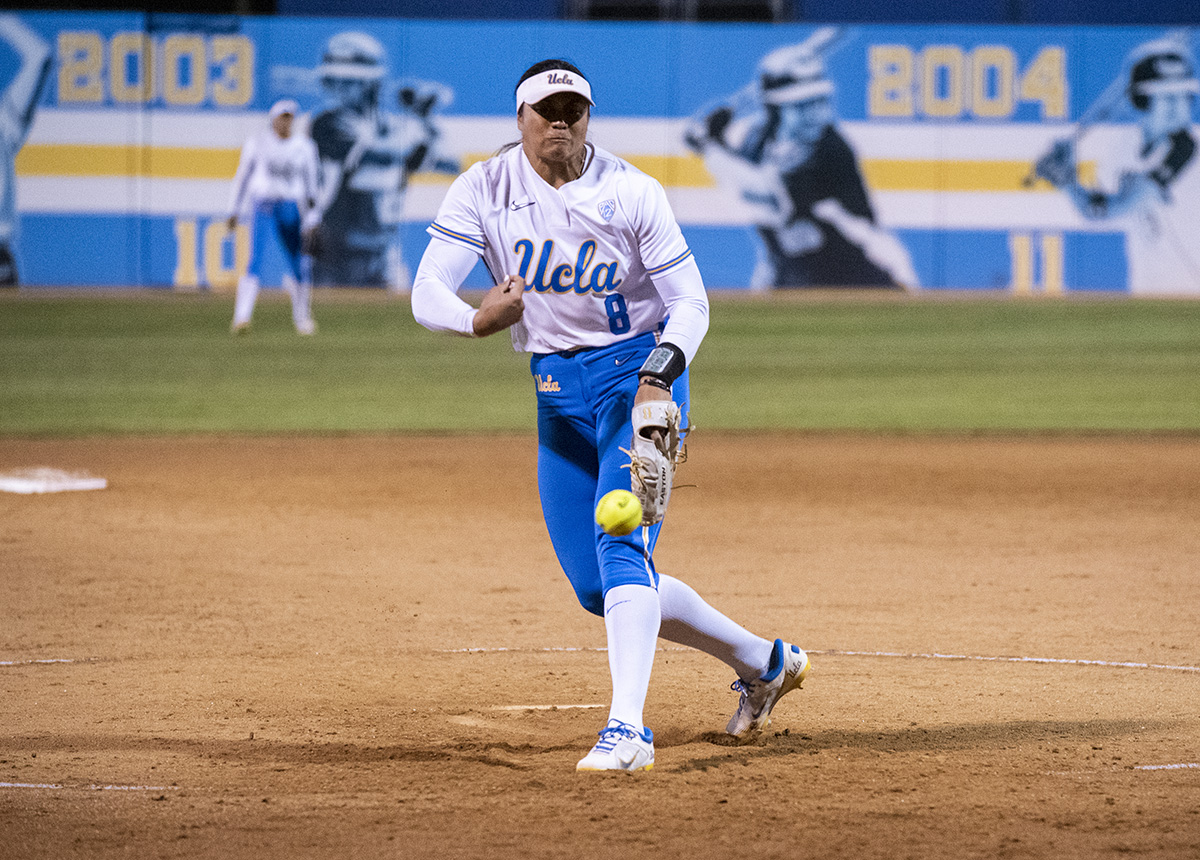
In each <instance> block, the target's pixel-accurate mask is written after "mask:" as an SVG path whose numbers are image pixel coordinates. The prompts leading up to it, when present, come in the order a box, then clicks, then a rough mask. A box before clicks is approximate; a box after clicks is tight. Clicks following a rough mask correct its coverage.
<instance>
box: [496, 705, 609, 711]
mask: <svg viewBox="0 0 1200 860" xmlns="http://www.w3.org/2000/svg"><path fill="white" fill-rule="evenodd" d="M607 707H608V705H496V706H495V707H493V708H491V710H493V711H569V710H571V709H573V708H577V709H586V710H590V709H593V708H607Z"/></svg>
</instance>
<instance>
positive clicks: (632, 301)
mask: <svg viewBox="0 0 1200 860" xmlns="http://www.w3.org/2000/svg"><path fill="white" fill-rule="evenodd" d="M593 105H594V102H593V100H592V89H591V85H590V84H589V82H588V80H587V79H586V78H585V77H584V76H583V74H582V73H581V72H580V71H579V69H577V68H576V67H575V66H573V65H571V64H570V63H568V62H566V61H563V60H544V61H542V62H540V63H537V64H535V65H534V66H532V67H530V68H529V69H528V70H527V71H526V72H525V74H524V75H523V76H522V77H521V80H520V82H519V84H518V86H517V90H516V111H517V128H518V129H519V130H520V133H521V139H520V142H519V143H515V144H512V145H510V146H509V147H507V148H505V149H504V150H502V151H501V152H500V153H499V154H498V155H496V156H494V157H493V158H490V159H488V160H487V161H484V162H481V163H479V164H476V165H473V166H472V167H471V168H470V169H469V170H468V171H467V172H466V173H464V174H462V175H461V176H459V177H458V178H457V179H456V180H455V182H454V184H453V185H452V186H451V188H450V190H449V192H448V193H447V195H446V198H445V200H444V201H443V203H442V206H441V208H440V210H439V211H438V215H437V219H436V220H435V221H434V223H433V224H432V225H431V226H430V227H429V233H430V235H431V236H432V237H433V238H432V240H431V241H430V243H429V246H428V247H427V249H426V251H425V254H424V256H423V258H422V260H421V264H420V267H419V268H418V270H417V275H416V279H415V281H414V284H413V292H412V308H413V314H414V316H415V317H416V319H417V321H418V322H419V323H421V324H422V325H423V326H425V327H426V328H429V329H431V330H434V331H448V332H455V333H458V334H462V335H466V336H474V337H484V336H487V335H490V334H494V333H496V332H499V331H502V330H504V329H510V331H511V335H512V340H513V345H514V347H515V348H516V349H517V350H518V351H524V352H529V353H532V358H531V361H530V366H531V371H532V374H533V380H534V384H535V388H536V390H537V423H538V489H539V494H540V496H541V502H542V511H543V516H544V518H545V521H546V527H547V530H548V531H549V533H550V539H551V542H552V543H553V545H554V550H555V553H556V554H557V556H558V559H559V562H560V563H561V564H562V567H563V570H564V571H565V572H566V574H567V577H568V579H569V580H570V582H571V585H572V586H573V587H574V589H575V593H576V595H577V596H578V598H579V601H580V603H581V604H582V605H583V607H584V608H585V609H587V610H588V611H589V612H592V613H594V614H596V615H601V616H603V618H604V623H605V628H606V633H607V639H608V657H609V670H610V673H611V676H612V689H613V693H612V703H611V707H610V710H609V719H608V723H607V725H606V726H605V727H604V728H603V729H602V730H601V731H600V740H599V741H598V742H597V743H596V744H595V746H594V747H593V748H592V750H591V751H590V752H589V753H588V754H587V755H586V756H585V757H584V758H583V759H582V760H581V761H580V762H579V764H578V766H577V769H578V770H581V771H600V770H624V771H638V770H649V769H650V768H651V767H652V766H653V765H654V736H653V733H652V732H651V731H650V729H648V728H646V726H645V724H644V722H643V718H642V711H643V706H644V703H645V699H646V691H647V687H648V685H649V682H650V672H651V667H652V664H653V662H654V652H655V647H656V644H657V638H658V637H659V636H662V637H663V638H665V639H668V640H670V641H673V642H678V643H681V644H684V645H688V646H690V647H694V648H698V649H700V650H702V651H705V652H706V653H709V654H712V655H713V656H715V657H718V658H719V659H721V660H723V661H724V662H725V663H727V664H728V665H729V666H731V667H732V668H733V669H734V671H736V672H737V675H738V680H737V681H736V682H735V683H734V685H733V688H734V689H735V690H736V691H738V692H740V694H741V698H740V701H739V704H738V709H737V712H736V713H735V714H734V716H733V717H732V719H730V721H729V724H728V726H727V729H726V730H727V731H728V732H729V733H730V734H731V735H733V736H735V737H736V738H738V739H740V740H752V739H753V738H755V737H756V736H757V735H758V734H759V733H760V732H761V731H762V729H763V728H764V727H765V726H766V725H767V723H768V721H769V716H770V713H771V709H772V708H773V707H774V706H775V703H776V702H777V701H778V700H779V698H780V697H781V696H783V695H784V694H785V693H787V692H789V691H791V690H793V689H796V688H797V687H799V686H800V683H801V681H803V679H804V676H805V674H806V673H807V672H808V667H809V661H808V657H807V655H806V654H805V653H804V651H802V650H801V649H800V648H798V647H796V646H795V645H790V644H787V643H785V642H783V641H782V640H779V639H776V640H775V641H774V642H771V641H769V640H766V639H763V638H761V637H759V636H756V635H754V634H752V633H750V632H749V631H747V630H745V629H743V628H742V627H741V626H739V625H737V624H735V623H734V622H733V621H731V620H730V619H728V618H727V617H725V616H724V615H722V614H721V613H719V612H717V611H716V610H715V609H713V608H712V607H711V606H709V605H708V604H707V603H706V602H705V601H704V600H702V599H701V598H700V596H699V595H697V594H696V592H695V591H693V590H692V589H691V588H690V587H688V586H687V585H685V584H684V583H683V582H681V581H680V580H678V579H674V578H673V577H670V576H667V575H665V574H660V573H659V572H658V571H657V570H656V569H655V566H654V562H653V560H652V554H653V551H654V545H655V542H656V541H657V539H658V534H659V530H660V528H661V522H662V517H663V514H664V513H665V511H666V506H667V502H668V499H669V492H670V484H671V478H672V476H673V474H674V468H675V463H676V460H677V453H678V447H679V438H680V435H681V433H683V432H686V428H684V427H681V415H682V411H681V408H680V407H681V406H682V405H686V403H687V399H688V376H687V369H686V368H687V365H688V363H689V362H690V361H691V359H692V357H693V356H694V355H695V354H696V350H697V348H698V347H699V346H700V341H701V340H702V339H703V337H704V334H705V332H706V331H707V329H708V298H707V295H706V293H705V290H704V284H703V282H702V280H701V277H700V271H699V268H698V267H697V265H696V262H695V260H694V259H693V257H692V254H691V251H690V250H689V249H688V247H687V244H686V242H685V241H684V238H683V235H682V233H681V232H680V230H679V227H678V225H677V224H676V222H675V217H674V215H673V214H672V212H671V208H670V205H669V204H668V202H667V198H666V194H665V193H664V191H663V189H662V186H661V185H659V183H658V182H656V181H655V180H654V179H652V178H651V177H649V176H647V175H646V174H644V173H642V172H640V171H639V170H637V169H636V168H634V167H633V166H632V165H630V164H629V163H627V162H625V161H623V160H621V159H620V158H617V157H616V156H614V155H612V154H611V153H608V152H605V151H604V150H602V149H599V148H598V147H595V146H593V145H592V144H590V143H588V142H587V128H588V121H589V119H590V116H591V108H592V106H593ZM480 257H482V258H483V261H484V263H485V265H486V266H487V268H488V271H489V272H490V273H491V275H492V277H493V280H494V281H495V282H496V286H494V287H493V288H492V289H490V290H489V291H488V292H487V293H486V294H485V296H484V298H483V300H482V302H481V304H480V307H479V308H478V309H475V308H472V307H471V306H470V305H468V304H467V303H466V302H465V301H463V300H462V299H460V298H459V297H458V295H457V291H458V289H459V287H460V286H461V285H462V282H463V280H464V279H465V278H466V276H467V275H468V274H469V273H470V271H471V269H472V268H473V267H474V265H475V263H476V261H477V260H478V259H479V258H480ZM631 486H632V489H633V490H634V492H635V493H636V494H637V495H638V497H639V499H640V501H641V502H642V505H643V512H644V513H643V527H642V528H641V529H640V530H638V531H635V532H634V533H633V534H630V535H627V536H624V537H613V536H611V535H609V534H606V533H605V532H604V531H602V530H601V529H600V528H599V527H598V526H597V525H596V524H595V521H594V518H593V512H594V510H595V507H596V503H597V502H598V501H599V499H600V498H601V496H603V495H604V494H605V493H607V492H608V491H610V490H614V489H619V488H629V487H631Z"/></svg>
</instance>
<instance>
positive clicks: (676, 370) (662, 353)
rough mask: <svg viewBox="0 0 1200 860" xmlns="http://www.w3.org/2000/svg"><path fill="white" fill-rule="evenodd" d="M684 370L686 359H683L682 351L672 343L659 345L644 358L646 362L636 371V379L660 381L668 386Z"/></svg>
mask: <svg viewBox="0 0 1200 860" xmlns="http://www.w3.org/2000/svg"><path fill="white" fill-rule="evenodd" d="M685 369H687V359H685V358H684V357H683V350H682V349H680V348H679V347H677V346H676V345H675V344H673V343H660V344H659V345H658V346H656V347H654V349H652V350H650V354H649V355H648V356H646V361H645V362H644V363H643V364H642V368H641V370H639V371H638V378H639V379H645V378H647V377H650V378H653V379H661V380H662V381H663V382H665V383H666V384H667V385H668V386H669V385H671V383H673V382H674V381H675V380H676V379H678V378H679V377H680V375H681V374H682V373H683V371H684V370H685Z"/></svg>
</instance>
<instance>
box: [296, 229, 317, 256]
mask: <svg viewBox="0 0 1200 860" xmlns="http://www.w3.org/2000/svg"><path fill="white" fill-rule="evenodd" d="M300 253H302V254H307V255H308V256H310V257H319V256H321V225H319V224H314V225H313V226H311V227H306V228H305V229H304V230H303V231H301V233H300Z"/></svg>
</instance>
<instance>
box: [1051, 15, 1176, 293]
mask: <svg viewBox="0 0 1200 860" xmlns="http://www.w3.org/2000/svg"><path fill="white" fill-rule="evenodd" d="M1114 83H1115V84H1116V86H1114V87H1110V90H1109V93H1108V94H1107V95H1105V96H1102V97H1101V100H1100V102H1101V103H1100V104H1098V105H1097V106H1096V108H1097V109H1096V110H1094V111H1092V112H1091V113H1092V114H1093V116H1094V118H1095V120H1096V121H1099V120H1100V119H1103V118H1104V117H1105V116H1107V115H1108V114H1109V113H1115V111H1116V110H1117V109H1119V108H1121V107H1123V106H1124V105H1123V104H1122V103H1124V102H1126V101H1127V102H1128V105H1129V107H1131V108H1132V110H1133V113H1134V115H1135V117H1136V126H1135V127H1129V128H1128V129H1126V131H1128V132H1129V134H1128V135H1121V136H1119V137H1118V138H1114V139H1112V140H1111V141H1110V143H1109V146H1108V147H1106V150H1107V151H1104V152H1102V153H1100V154H1099V157H1098V165H1097V180H1096V182H1095V184H1085V183H1084V181H1083V180H1082V179H1081V178H1080V175H1079V169H1078V151H1079V148H1080V145H1081V141H1082V139H1083V137H1084V135H1085V134H1086V133H1087V132H1088V131H1089V130H1091V128H1092V124H1091V123H1087V124H1085V123H1080V126H1079V128H1078V130H1077V131H1076V132H1075V134H1074V135H1073V136H1072V137H1070V138H1067V139H1064V140H1060V141H1058V142H1057V143H1056V144H1055V145H1054V147H1053V148H1052V149H1051V150H1050V152H1049V153H1047V154H1046V155H1045V156H1044V157H1043V158H1042V159H1041V160H1040V161H1038V163H1037V166H1036V172H1037V175H1038V176H1040V177H1041V178H1043V179H1045V180H1047V181H1048V182H1050V183H1052V184H1053V185H1054V186H1056V187H1057V188H1060V189H1061V190H1062V191H1064V192H1065V193H1066V194H1067V196H1068V197H1069V198H1070V200H1071V202H1072V203H1073V204H1074V205H1075V207H1076V208H1077V209H1078V210H1079V212H1080V213H1081V214H1082V215H1083V216H1084V217H1085V218H1087V219H1089V220H1092V221H1097V222H1112V223H1114V224H1118V225H1120V226H1122V228H1123V229H1124V232H1125V251H1126V258H1127V260H1128V263H1129V291H1130V292H1132V293H1135V294H1146V295H1155V294H1159V295H1162V294H1168V295H1169V294H1186V293H1191V294H1196V293H1200V240H1198V233H1197V225H1200V153H1197V151H1196V149H1197V147H1196V138H1195V135H1194V133H1193V129H1192V117H1193V109H1194V107H1195V103H1196V98H1197V94H1200V81H1198V80H1197V78H1196V63H1195V59H1194V56H1193V54H1192V52H1191V51H1190V50H1189V45H1188V39H1187V34H1186V32H1176V33H1172V34H1168V35H1167V36H1165V37H1164V38H1161V39H1155V40H1153V41H1149V42H1146V43H1144V44H1142V45H1139V46H1138V47H1137V48H1136V49H1135V50H1134V51H1133V52H1132V53H1131V54H1130V56H1129V57H1128V58H1127V60H1126V63H1125V66H1124V68H1123V69H1122V70H1121V72H1120V73H1119V76H1118V79H1117V81H1115V82H1114Z"/></svg>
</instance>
